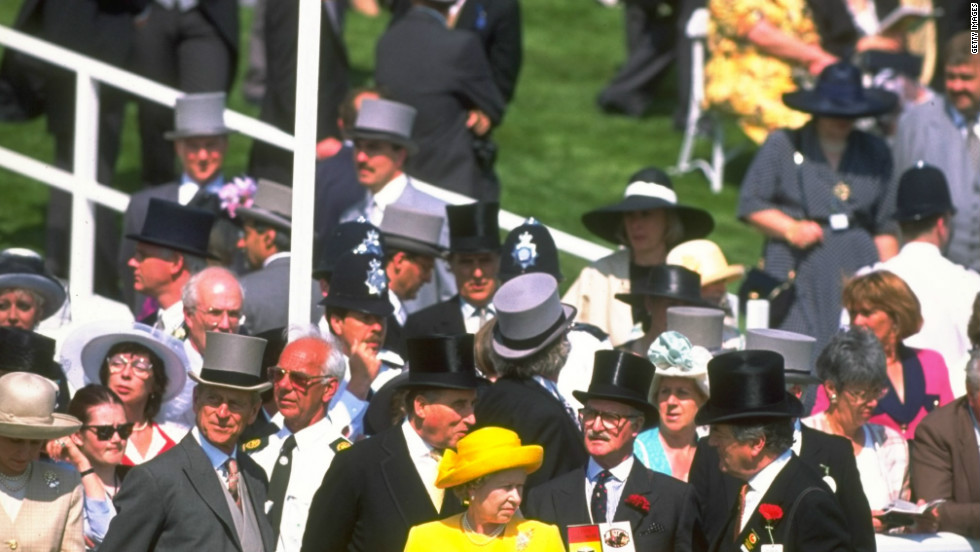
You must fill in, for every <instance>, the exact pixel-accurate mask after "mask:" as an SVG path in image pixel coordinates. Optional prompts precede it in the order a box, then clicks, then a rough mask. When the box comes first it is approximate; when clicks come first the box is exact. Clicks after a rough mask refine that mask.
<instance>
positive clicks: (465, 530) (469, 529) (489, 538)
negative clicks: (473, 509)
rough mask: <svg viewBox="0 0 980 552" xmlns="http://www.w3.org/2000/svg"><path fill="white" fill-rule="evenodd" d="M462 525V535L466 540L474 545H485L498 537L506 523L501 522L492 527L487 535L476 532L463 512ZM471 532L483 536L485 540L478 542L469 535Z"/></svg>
mask: <svg viewBox="0 0 980 552" xmlns="http://www.w3.org/2000/svg"><path fill="white" fill-rule="evenodd" d="M462 525H463V536H464V537H466V540H468V541H470V543H471V544H473V545H474V546H486V545H488V544H490V543H491V542H493V541H494V540H495V539H496V538H497V537H499V536H500V534H501V533H503V532H504V528H506V527H507V524H505V523H502V524H500V525H497V528H496V529H494V530H493V531H490V533H489V534H488V535H483V534H482V533H477V532H476V530H475V529H473V526H472V525H470V520H469V519H468V518H467V517H466V514H465V513H464V514H463V522H462ZM471 533H472V534H473V535H479V536H481V537H485V538H486V540H484V541H483V542H479V541H477V540H475V539H474V538H473V537H472V536H471V535H470V534H471Z"/></svg>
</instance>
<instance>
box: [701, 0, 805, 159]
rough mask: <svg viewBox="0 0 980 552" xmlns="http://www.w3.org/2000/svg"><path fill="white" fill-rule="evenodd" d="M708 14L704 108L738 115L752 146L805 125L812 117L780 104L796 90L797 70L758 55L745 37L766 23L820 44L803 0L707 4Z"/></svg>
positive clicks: (730, 0) (715, 0) (731, 0)
mask: <svg viewBox="0 0 980 552" xmlns="http://www.w3.org/2000/svg"><path fill="white" fill-rule="evenodd" d="M708 9H709V10H710V12H711V17H710V22H709V25H708V51H709V53H710V56H711V57H710V59H709V60H708V63H707V66H706V67H705V91H704V93H705V100H706V101H707V103H708V105H710V106H712V107H714V108H717V109H721V110H722V111H726V112H729V113H733V114H735V115H736V116H738V118H739V121H738V122H739V126H741V127H742V130H743V131H744V132H745V134H747V135H748V137H749V138H751V139H752V140H753V141H755V142H756V143H762V141H763V140H765V138H766V136H767V135H768V134H769V132H771V131H773V130H775V129H777V128H784V127H785V128H798V127H801V126H803V124H804V123H806V122H807V121H808V120H809V118H810V116H809V115H807V114H805V113H801V112H799V111H795V110H793V109H790V108H788V107H786V106H785V105H784V104H783V94H784V93H786V92H792V91H794V90H797V88H798V87H797V85H796V83H795V82H794V80H793V71H794V68H795V67H796V66H795V65H793V64H792V63H789V62H786V61H784V60H782V59H780V58H777V57H774V56H771V55H769V54H766V53H764V52H762V51H761V50H759V48H758V47H756V46H755V45H754V44H752V43H751V42H749V39H748V38H747V35H748V33H749V30H751V29H752V27H754V26H755V24H756V23H758V22H759V21H762V20H765V21H766V22H767V23H769V24H770V25H772V26H773V27H775V28H777V29H779V30H780V31H782V32H784V33H786V34H787V35H790V36H793V37H796V38H798V39H800V40H802V41H803V42H806V43H809V44H818V43H819V42H820V36H819V35H818V34H817V28H816V25H814V23H813V19H812V18H811V14H810V9H809V8H808V7H807V5H806V0H710V1H709V2H708ZM799 69H800V70H802V71H806V69H807V68H805V67H800V68H799Z"/></svg>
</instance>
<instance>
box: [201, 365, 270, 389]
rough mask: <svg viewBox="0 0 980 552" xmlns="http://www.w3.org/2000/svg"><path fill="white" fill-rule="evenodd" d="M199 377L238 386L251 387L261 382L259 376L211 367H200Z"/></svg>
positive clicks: (207, 380)
mask: <svg viewBox="0 0 980 552" xmlns="http://www.w3.org/2000/svg"><path fill="white" fill-rule="evenodd" d="M201 379H202V380H204V381H206V382H210V383H220V384H224V385H237V386H238V387H252V386H255V385H259V384H261V383H262V381H261V378H259V377H257V376H252V375H249V374H242V373H241V372H228V371H225V370H215V369H212V368H202V369H201Z"/></svg>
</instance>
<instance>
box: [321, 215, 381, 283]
mask: <svg viewBox="0 0 980 552" xmlns="http://www.w3.org/2000/svg"><path fill="white" fill-rule="evenodd" d="M352 251H354V252H357V253H360V254H362V255H363V254H366V255H376V256H378V257H381V258H384V256H385V239H384V235H383V234H382V233H381V230H379V229H378V227H377V226H375V225H373V224H371V223H370V222H367V221H366V220H364V218H363V217H361V218H358V219H357V220H354V221H349V222H343V223H341V224H338V225H337V228H336V229H334V231H333V234H331V236H330V238H328V239H327V241H326V243H325V244H323V247H322V248H321V251H320V254H319V255H318V256H317V259H316V265H315V266H314V267H313V277H314V278H320V277H323V278H326V279H328V280H329V279H330V277H331V276H332V275H333V272H334V268H335V267H336V266H337V261H339V260H340V258H341V257H343V256H344V255H345V254H346V253H350V252H352Z"/></svg>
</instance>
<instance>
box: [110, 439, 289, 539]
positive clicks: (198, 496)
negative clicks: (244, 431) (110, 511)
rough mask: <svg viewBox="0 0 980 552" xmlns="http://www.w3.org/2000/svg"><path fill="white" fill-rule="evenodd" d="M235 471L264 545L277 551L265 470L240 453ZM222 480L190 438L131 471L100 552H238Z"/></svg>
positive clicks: (235, 533) (194, 441) (236, 536)
mask: <svg viewBox="0 0 980 552" xmlns="http://www.w3.org/2000/svg"><path fill="white" fill-rule="evenodd" d="M237 459H238V469H239V472H240V474H241V477H242V478H243V479H244V480H245V484H246V485H247V487H248V494H249V497H250V498H251V507H252V508H254V509H255V517H256V519H257V520H258V522H259V530H260V531H261V533H262V543H261V544H262V546H263V548H264V549H266V550H272V549H273V548H275V540H274V538H273V535H272V526H271V525H269V521H268V520H267V519H266V517H265V499H266V487H267V482H266V477H265V472H264V471H262V468H260V467H259V465H258V464H256V463H255V462H254V461H253V460H252V459H251V458H249V457H248V456H246V455H244V454H239V455H238V456H237ZM221 485H222V482H221V481H220V480H219V479H218V476H217V475H216V473H215V471H214V468H212V467H211V461H210V460H208V457H207V455H206V454H204V451H203V450H202V449H201V446H200V445H199V444H198V443H197V441H196V440H194V437H193V436H192V435H191V434H187V436H186V437H184V438H183V439H182V440H181V441H180V443H178V444H177V446H175V447H173V448H172V449H170V450H168V451H167V452H165V453H163V454H161V455H160V456H158V457H156V458H154V459H153V460H150V461H149V462H147V463H145V464H142V465H140V466H137V467H135V468H133V469H132V470H131V471H130V472H129V474H127V475H126V481H125V484H124V485H123V487H122V490H121V491H120V492H119V494H118V495H116V498H115V500H114V501H113V502H114V504H115V506H116V511H117V512H118V514H117V515H116V517H115V518H113V520H112V523H111V524H110V526H109V531H108V532H107V533H106V536H105V540H104V541H103V542H102V545H101V546H100V547H99V550H104V551H106V552H112V551H114V550H122V551H129V550H160V551H166V550H173V551H175V552H177V551H179V552H183V551H185V550H209V551H211V550H222V551H228V552H234V551H240V550H242V547H241V544H240V543H239V542H238V534H237V532H236V531H235V524H234V521H232V518H231V511H229V509H228V502H227V500H226V499H225V495H224V490H223V489H222V486H221Z"/></svg>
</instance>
